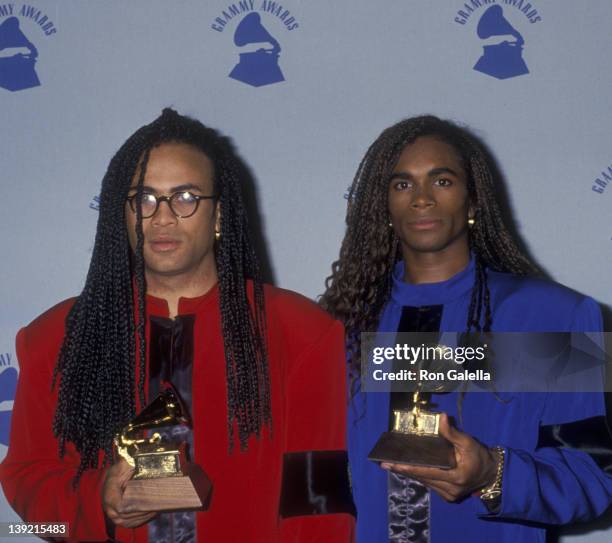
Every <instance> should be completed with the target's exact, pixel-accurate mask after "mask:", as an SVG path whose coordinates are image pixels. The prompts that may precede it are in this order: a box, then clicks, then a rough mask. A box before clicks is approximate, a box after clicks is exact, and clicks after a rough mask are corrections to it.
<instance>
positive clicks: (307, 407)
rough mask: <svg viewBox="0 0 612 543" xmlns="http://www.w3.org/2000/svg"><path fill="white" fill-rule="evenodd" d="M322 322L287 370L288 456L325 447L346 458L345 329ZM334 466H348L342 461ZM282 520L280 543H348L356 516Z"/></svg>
mask: <svg viewBox="0 0 612 543" xmlns="http://www.w3.org/2000/svg"><path fill="white" fill-rule="evenodd" d="M325 320H326V321H327V323H328V326H326V330H325V331H324V332H323V334H322V335H320V337H318V338H315V341H314V342H312V343H311V344H310V346H309V347H308V348H307V349H305V350H304V351H303V352H302V353H301V354H300V356H299V357H298V358H297V359H296V360H295V361H294V362H293V363H292V364H291V368H290V371H289V375H288V381H287V390H286V392H285V402H286V406H285V407H286V411H285V412H286V420H285V425H286V447H285V450H286V453H289V454H292V453H296V454H299V453H304V452H306V453H312V454H313V456H314V455H316V454H318V453H319V452H320V451H324V452H331V453H332V455H334V454H335V455H336V456H337V457H344V453H345V451H346V409H347V388H346V371H345V364H344V362H345V355H344V331H343V328H342V325H341V324H340V323H339V322H336V321H332V320H331V319H329V320H328V317H327V316H325ZM286 461H287V454H286V455H285V464H286ZM312 464H313V465H314V464H315V462H314V461H313V462H312ZM337 465H338V466H339V469H343V470H346V469H347V468H346V464H341V463H339V464H337ZM342 466H344V467H342ZM285 471H286V466H285ZM284 476H286V474H285V475H284ZM340 479H342V477H340ZM347 479H348V478H347ZM313 487H316V481H314V477H313ZM346 490H347V492H348V488H347V489H346ZM309 491H310V489H309ZM320 499H323V500H324V499H325V498H324V497H322V498H320ZM281 522H282V525H281V541H283V542H286V543H289V542H291V543H306V542H308V543H347V542H351V541H353V538H354V517H353V515H351V514H349V513H346V512H342V513H337V512H332V513H328V514H306V515H298V516H291V517H289V518H284V519H283V520H282V521H281Z"/></svg>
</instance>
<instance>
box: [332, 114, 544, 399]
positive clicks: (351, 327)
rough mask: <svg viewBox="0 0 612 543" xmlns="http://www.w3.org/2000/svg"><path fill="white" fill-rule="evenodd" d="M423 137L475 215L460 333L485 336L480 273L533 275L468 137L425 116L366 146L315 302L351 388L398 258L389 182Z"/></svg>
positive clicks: (478, 149) (486, 303)
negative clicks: (336, 253)
mask: <svg viewBox="0 0 612 543" xmlns="http://www.w3.org/2000/svg"><path fill="white" fill-rule="evenodd" d="M423 136H431V137H435V138H436V139H438V140H440V141H442V142H444V143H447V144H448V145H450V146H451V147H453V148H454V149H455V150H456V151H457V153H458V155H459V157H460V158H461V160H462V163H463V166H464V168H465V171H466V174H467V178H468V197H469V199H470V202H471V204H472V205H473V207H474V208H475V210H476V217H475V219H476V222H475V224H474V226H473V227H472V228H470V231H469V243H470V248H471V250H472V252H473V253H474V255H475V261H476V262H475V268H476V269H475V280H474V286H473V288H472V293H471V299H470V304H469V309H468V314H467V316H466V329H467V332H470V331H472V330H473V331H478V332H480V331H482V332H487V331H490V329H491V324H492V319H491V303H490V293H489V287H488V283H487V269H492V270H496V271H503V272H510V273H513V274H517V275H527V274H531V273H536V272H537V268H536V267H535V265H534V264H533V263H532V262H531V261H530V260H529V258H528V257H527V256H526V255H525V254H523V253H522V252H521V250H520V248H519V245H518V244H517V242H516V241H515V240H514V239H513V236H512V235H511V233H510V231H509V230H508V229H507V228H506V226H505V224H504V220H503V218H502V213H501V210H500V207H499V204H498V202H497V199H496V196H495V194H496V183H498V180H497V179H495V174H494V173H493V172H494V170H493V168H492V166H491V157H490V156H489V155H488V153H487V152H486V150H485V149H484V147H483V146H482V145H481V144H480V143H479V141H478V140H477V139H476V137H475V136H473V135H472V134H471V133H470V132H469V131H468V130H467V129H465V128H463V127H460V126H458V125H456V124H454V123H452V122H450V121H445V120H441V119H438V118H437V117H434V116H431V115H426V116H419V117H413V118H410V119H406V120H404V121H401V122H399V123H397V124H395V125H393V126H391V127H390V128H387V129H386V130H384V131H383V132H382V134H381V135H380V136H379V137H378V139H377V140H376V141H375V142H374V143H373V144H372V145H371V146H370V148H369V149H368V151H367V152H366V154H365V156H364V158H363V159H362V161H361V163H360V164H359V168H358V169H357V173H356V174H355V178H354V180H353V184H352V186H351V188H350V191H349V199H348V209H347V214H346V225H347V228H346V233H345V236H344V240H343V242H342V246H341V249H340V257H339V258H338V260H336V261H335V262H334V263H333V264H332V274H331V275H330V276H329V277H328V278H327V280H326V283H325V284H326V291H325V293H324V294H323V296H322V297H321V300H320V304H321V306H322V307H323V308H324V309H325V310H327V311H328V312H329V313H330V314H331V315H333V316H334V317H335V318H337V319H339V320H341V321H342V322H343V323H344V325H345V329H346V339H347V349H348V356H349V360H350V369H351V381H352V384H353V385H354V384H355V382H356V379H357V378H358V377H359V374H360V348H361V343H360V334H361V332H369V331H374V330H376V329H377V327H378V323H379V320H380V316H381V312H382V310H383V307H384V305H385V303H386V302H387V300H388V299H389V296H390V294H391V286H392V271H393V267H394V265H395V263H396V262H397V261H398V259H399V258H400V257H401V255H400V250H399V240H398V237H397V235H396V234H395V233H394V231H393V229H392V228H389V205H388V184H389V177H390V175H391V173H392V171H393V168H394V167H395V165H396V163H397V161H398V159H399V156H400V154H401V152H402V151H403V149H404V148H405V147H406V145H409V144H411V143H413V142H414V141H415V140H416V139H417V138H419V137H423ZM354 391H355V389H354V386H353V392H354Z"/></svg>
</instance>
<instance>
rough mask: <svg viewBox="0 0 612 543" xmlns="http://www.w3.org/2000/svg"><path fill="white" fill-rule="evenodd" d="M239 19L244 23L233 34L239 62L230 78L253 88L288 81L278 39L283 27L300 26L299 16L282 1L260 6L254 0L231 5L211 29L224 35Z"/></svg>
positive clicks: (293, 27)
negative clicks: (283, 68) (282, 64)
mask: <svg viewBox="0 0 612 543" xmlns="http://www.w3.org/2000/svg"><path fill="white" fill-rule="evenodd" d="M262 15H263V17H262ZM236 18H239V19H240V22H239V23H238V24H237V25H236V28H235V29H234V32H233V45H234V46H235V48H236V49H235V54H237V55H238V60H237V61H236V62H235V64H234V66H233V68H232V69H231V70H230V72H229V74H228V77H230V78H231V79H234V80H236V81H240V82H241V83H244V84H246V85H250V86H252V87H264V86H266V85H272V84H274V83H280V82H281V81H285V75H284V73H283V70H282V68H281V66H280V60H281V51H282V47H281V45H280V43H279V41H278V39H277V37H278V35H279V34H280V32H283V28H282V27H284V29H285V30H288V31H292V30H295V29H296V28H298V27H299V24H298V22H297V21H296V19H295V17H293V16H292V15H291V13H290V11H289V10H287V9H285V8H284V7H283V6H282V5H281V4H280V3H278V2H270V1H268V0H263V2H261V4H257V5H256V3H255V1H254V0H248V1H242V2H239V3H238V4H231V5H230V6H228V7H227V8H226V9H225V10H223V11H222V12H221V14H220V15H219V16H217V17H216V18H215V19H214V21H213V24H212V25H211V28H212V29H213V30H215V31H217V32H223V31H224V30H225V29H226V27H228V26H230V23H231V22H232V20H233V19H236ZM278 23H280V24H281V25H282V27H280V25H279V24H278Z"/></svg>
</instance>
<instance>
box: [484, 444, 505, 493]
mask: <svg viewBox="0 0 612 543" xmlns="http://www.w3.org/2000/svg"><path fill="white" fill-rule="evenodd" d="M493 450H494V451H495V452H496V453H497V472H496V474H495V480H494V481H493V483H492V484H490V485H489V486H487V487H485V488H483V489H482V490H481V491H480V496H479V497H480V499H481V500H483V501H484V502H485V503H491V502H494V501H497V500H499V498H500V497H501V493H502V480H503V478H504V458H505V456H506V449H504V448H503V447H494V448H493Z"/></svg>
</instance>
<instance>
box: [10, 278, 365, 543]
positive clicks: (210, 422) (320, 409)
mask: <svg viewBox="0 0 612 543" xmlns="http://www.w3.org/2000/svg"><path fill="white" fill-rule="evenodd" d="M265 292H266V313H267V326H268V353H269V363H270V381H271V404H272V418H273V437H272V438H270V436H269V434H268V432H267V431H266V432H264V436H263V437H262V438H261V439H259V440H257V439H256V438H254V437H251V439H250V440H249V443H248V451H246V452H240V449H239V447H235V448H234V452H233V453H232V454H229V452H228V429H227V401H226V400H227V394H226V380H225V358H224V353H223V344H222V336H221V316H220V312H219V291H218V288H217V287H214V288H213V289H212V290H211V291H209V292H208V293H207V294H205V295H204V296H202V297H199V298H193V299H187V298H182V299H181V300H180V302H179V314H195V315H196V321H195V326H194V357H193V360H194V362H193V374H192V375H193V384H192V392H193V399H192V413H191V415H192V419H193V429H194V430H193V431H194V451H193V453H194V457H195V458H194V459H195V461H196V463H198V464H200V465H201V466H202V467H203V469H204V471H205V472H206V473H207V475H208V476H209V477H210V479H211V480H212V484H213V494H212V500H211V503H210V507H209V509H208V510H207V511H206V512H201V513H198V514H197V519H196V523H197V524H196V525H197V535H198V537H197V541H199V542H206V543H214V542H217V541H218V542H224V543H228V542H230V543H231V542H234V541H235V542H251V541H252V542H259V541H261V542H262V543H263V542H265V543H274V542H279V543H280V542H283V543H284V542H289V541H290V542H296V543H298V542H300V543H301V542H313V543H314V542H320V543H333V542H338V543H340V542H342V543H345V542H348V541H352V534H353V527H354V520H353V517H352V516H351V515H350V514H348V513H346V512H342V513H336V512H335V511H334V507H330V508H328V510H326V511H325V512H326V513H327V514H303V513H298V515H299V516H289V515H287V514H285V518H283V517H281V515H280V513H279V511H281V510H285V511H287V508H286V507H285V508H284V507H283V504H282V503H281V491H282V490H283V464H284V463H285V464H286V458H287V457H286V456H285V455H286V454H287V453H292V452H296V453H305V452H308V451H334V453H332V454H337V455H338V456H340V455H342V451H344V449H345V416H346V406H347V401H346V386H345V370H344V351H343V341H344V340H343V330H342V326H341V324H340V323H338V322H337V321H334V320H332V319H331V318H330V317H329V316H327V315H326V314H325V313H323V312H322V311H321V310H320V309H318V308H317V307H316V305H315V304H313V303H312V302H310V301H309V300H307V299H306V298H304V297H302V296H300V295H297V294H295V293H292V292H289V291H285V290H281V289H277V288H273V287H268V286H267V287H266V290H265ZM72 304H73V300H67V301H64V302H62V303H60V304H58V305H56V306H55V307H53V308H52V309H50V310H49V311H47V312H46V313H44V314H43V315H41V316H40V317H38V318H37V319H36V320H35V321H34V322H32V323H31V324H30V325H28V326H27V327H25V328H23V329H22V330H21V331H20V332H19V334H18V336H17V356H18V360H19V364H20V377H19V383H18V387H17V394H16V398H15V402H14V410H13V419H12V429H11V438H10V445H9V450H8V454H7V456H6V458H5V460H4V462H3V463H2V465H1V466H0V479H1V481H2V486H3V488H4V492H5V494H6V497H7V500H8V502H9V503H10V504H11V506H12V507H13V508H14V509H15V511H16V512H17V513H18V514H19V515H20V516H21V517H22V518H23V519H24V520H25V521H28V522H60V521H62V522H68V523H69V525H70V527H69V529H70V535H71V540H72V541H104V540H106V539H107V538H108V535H107V532H106V528H105V519H104V514H103V511H102V503H101V484H102V480H103V473H104V471H103V470H102V469H97V470H92V469H90V470H87V471H86V472H85V473H84V474H83V476H82V478H81V480H80V482H79V484H78V487H77V489H76V490H73V488H72V479H73V477H74V475H75V472H76V468H77V466H78V464H79V457H78V454H77V453H76V451H75V449H74V447H73V446H72V445H71V444H69V446H68V448H67V453H66V455H65V457H64V458H63V459H62V460H60V459H59V456H58V444H57V440H56V439H55V438H54V436H53V433H52V420H53V416H54V413H55V407H56V401H57V387H56V388H55V389H54V390H53V391H51V377H52V372H53V368H54V367H55V364H56V361H57V356H58V353H59V349H60V345H61V343H62V339H63V336H64V321H65V319H66V315H67V314H68V311H69V310H70V308H71V306H72ZM147 314H148V315H159V316H167V315H168V308H167V305H166V303H165V301H164V300H160V299H157V298H153V297H150V296H149V297H147ZM147 320H148V319H147ZM148 328H149V327H148V326H147V334H148ZM317 454H318V453H316V452H315V453H314V455H317ZM298 457H299V455H298ZM336 465H339V464H336ZM297 469H299V468H297ZM293 480H294V481H296V480H298V481H299V480H300V477H299V474H298V478H297V479H293ZM300 484H301V483H300ZM311 484H313V485H314V486H313V488H316V481H314V482H311ZM298 486H299V484H298ZM284 490H285V492H286V491H287V490H290V491H293V490H296V491H297V495H298V496H299V495H300V491H301V490H302V489H301V488H289V489H288V488H287V482H286V481H285V488H284ZM308 491H309V492H310V494H309V493H308V492H307V491H306V489H304V492H303V495H310V496H312V488H309V489H308ZM316 497H318V498H321V496H316ZM323 501H324V502H325V499H324V500H323ZM332 501H333V500H332ZM330 503H331V502H330ZM285 505H286V504H285ZM306 505H308V504H306ZM315 509H316V508H315ZM294 510H295V509H294ZM336 510H337V511H339V510H344V511H346V508H345V509H343V508H342V507H340V508H339V509H336ZM297 511H299V507H298V509H297ZM115 538H116V539H117V540H119V541H137V542H144V541H146V540H147V528H146V525H145V526H144V527H141V528H138V529H135V530H128V529H122V528H118V529H117V530H116V534H115Z"/></svg>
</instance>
